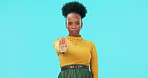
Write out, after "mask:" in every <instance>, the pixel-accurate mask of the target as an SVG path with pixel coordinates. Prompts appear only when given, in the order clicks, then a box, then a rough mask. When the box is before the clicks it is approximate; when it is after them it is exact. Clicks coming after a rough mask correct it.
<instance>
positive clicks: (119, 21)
mask: <svg viewBox="0 0 148 78" xmlns="http://www.w3.org/2000/svg"><path fill="white" fill-rule="evenodd" d="M69 1H72V0H0V78H57V76H58V74H59V72H60V67H59V60H58V57H57V55H56V52H55V50H54V48H53V42H54V40H56V39H57V38H60V37H62V36H65V37H66V36H67V35H68V32H67V29H66V27H65V18H64V17H63V16H62V13H61V7H62V5H63V4H64V3H66V2H69ZM80 2H82V3H83V4H84V5H85V6H86V7H87V10H88V13H87V16H86V17H85V18H84V19H83V23H84V25H83V28H82V31H81V35H82V37H83V38H84V39H86V40H90V41H92V42H94V44H95V45H96V48H97V51H98V56H99V78H148V1H147V0H94V1H92V0H89V1H88V0H87V1H86V0H80Z"/></svg>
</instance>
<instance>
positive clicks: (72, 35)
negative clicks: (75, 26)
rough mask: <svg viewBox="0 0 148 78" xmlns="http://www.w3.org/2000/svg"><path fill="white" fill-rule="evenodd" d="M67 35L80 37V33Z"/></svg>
mask: <svg viewBox="0 0 148 78" xmlns="http://www.w3.org/2000/svg"><path fill="white" fill-rule="evenodd" d="M69 36H72V37H80V36H81V35H79V34H78V35H73V34H69Z"/></svg>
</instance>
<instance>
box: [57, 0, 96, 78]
mask: <svg viewBox="0 0 148 78" xmlns="http://www.w3.org/2000/svg"><path fill="white" fill-rule="evenodd" d="M62 13H63V16H64V17H65V18H66V28H67V29H68V31H69V35H68V36H67V38H64V37H62V38H59V39H57V40H55V42H54V48H55V50H56V53H57V55H58V57H59V61H60V67H61V72H60V74H59V76H58V78H98V57H97V52H96V48H95V45H94V44H93V43H92V42H90V41H87V40H84V39H83V38H82V36H81V35H80V30H81V28H82V26H83V23H82V19H83V18H84V17H85V15H86V13H87V10H86V8H85V7H84V6H83V4H81V3H79V2H76V1H74V2H68V3H66V4H65V5H64V6H63V7H62ZM89 66H90V70H91V72H90V71H89Z"/></svg>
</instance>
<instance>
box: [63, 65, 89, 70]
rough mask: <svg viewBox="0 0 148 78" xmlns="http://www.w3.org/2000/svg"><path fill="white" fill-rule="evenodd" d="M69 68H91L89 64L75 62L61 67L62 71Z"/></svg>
mask: <svg viewBox="0 0 148 78" xmlns="http://www.w3.org/2000/svg"><path fill="white" fill-rule="evenodd" d="M67 69H89V66H87V65H83V64H73V65H67V66H63V67H61V70H62V71H63V70H67Z"/></svg>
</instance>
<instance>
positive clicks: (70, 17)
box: [66, 13, 81, 21]
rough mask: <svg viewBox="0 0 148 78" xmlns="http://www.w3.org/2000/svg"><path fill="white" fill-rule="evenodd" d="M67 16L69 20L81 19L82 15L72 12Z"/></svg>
mask: <svg viewBox="0 0 148 78" xmlns="http://www.w3.org/2000/svg"><path fill="white" fill-rule="evenodd" d="M66 18H67V20H68V21H80V20H81V16H80V15H79V14H76V13H70V14H68V15H67V17H66Z"/></svg>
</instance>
